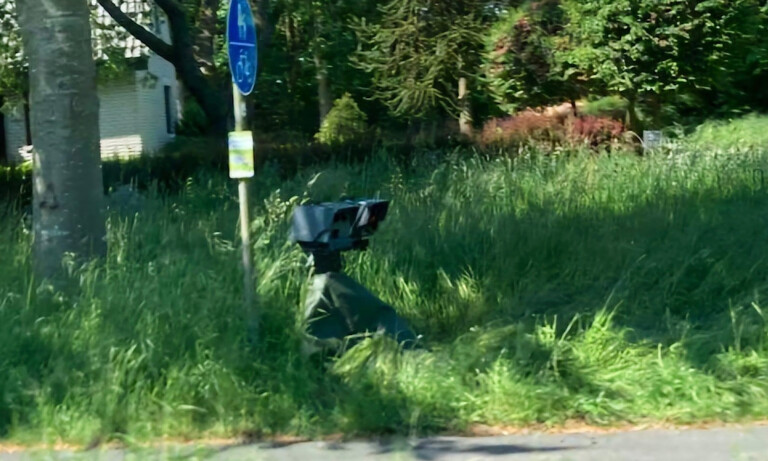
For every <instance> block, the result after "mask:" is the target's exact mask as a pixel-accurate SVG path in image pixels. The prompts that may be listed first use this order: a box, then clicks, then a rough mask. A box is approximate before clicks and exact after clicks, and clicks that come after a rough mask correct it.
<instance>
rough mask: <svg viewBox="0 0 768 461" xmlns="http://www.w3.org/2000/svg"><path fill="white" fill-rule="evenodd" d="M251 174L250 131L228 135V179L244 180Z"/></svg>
mask: <svg viewBox="0 0 768 461" xmlns="http://www.w3.org/2000/svg"><path fill="white" fill-rule="evenodd" d="M253 174H254V165H253V135H251V132H250V131H236V132H232V133H229V177H230V178H232V179H244V178H252V177H253Z"/></svg>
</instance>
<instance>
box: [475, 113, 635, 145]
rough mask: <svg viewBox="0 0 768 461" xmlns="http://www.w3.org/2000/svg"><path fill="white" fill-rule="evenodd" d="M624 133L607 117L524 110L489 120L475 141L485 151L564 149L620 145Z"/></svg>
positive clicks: (619, 123) (617, 123)
mask: <svg viewBox="0 0 768 461" xmlns="http://www.w3.org/2000/svg"><path fill="white" fill-rule="evenodd" d="M624 131H625V130H624V125H623V124H622V123H621V122H619V121H617V120H613V119H610V118H606V117H595V116H591V115H587V116H576V117H574V116H568V117H561V116H558V115H551V114H549V113H546V112H545V113H539V112H535V111H532V110H527V111H524V112H520V113H519V114H517V115H513V116H509V117H505V118H496V119H491V120H489V121H488V122H486V123H485V125H484V126H483V131H482V133H481V134H480V136H479V139H478V141H479V143H480V144H481V145H482V146H485V147H519V146H521V145H526V144H528V145H534V146H538V147H542V148H552V147H555V146H565V145H568V146H575V145H588V146H591V147H600V146H605V145H610V144H613V143H615V142H617V141H619V140H620V139H621V138H622V135H623V134H624Z"/></svg>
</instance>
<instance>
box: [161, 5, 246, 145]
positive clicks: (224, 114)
mask: <svg viewBox="0 0 768 461" xmlns="http://www.w3.org/2000/svg"><path fill="white" fill-rule="evenodd" d="M164 11H165V13H166V15H167V16H168V25H169V26H170V29H171V37H173V51H172V53H173V61H172V63H173V64H174V67H175V68H176V72H177V73H178V74H179V78H180V79H181V81H182V82H183V83H184V86H186V88H187V90H188V91H189V93H190V94H191V95H192V97H194V98H195V100H196V101H197V103H198V104H199V105H200V108H201V109H202V110H203V112H205V115H206V116H207V117H208V123H209V125H210V126H211V129H212V131H213V132H214V133H215V134H218V135H224V134H226V133H227V127H228V121H229V114H230V110H229V107H230V106H231V104H229V103H228V101H227V100H224V99H222V92H221V91H219V90H217V88H216V87H215V86H214V85H212V84H211V81H210V80H209V79H207V78H206V77H205V75H203V72H202V71H201V70H200V66H199V65H198V62H197V59H195V53H194V46H193V38H192V33H191V30H190V28H189V21H187V18H186V15H185V13H184V11H183V10H175V9H170V8H169V9H167V10H166V9H164Z"/></svg>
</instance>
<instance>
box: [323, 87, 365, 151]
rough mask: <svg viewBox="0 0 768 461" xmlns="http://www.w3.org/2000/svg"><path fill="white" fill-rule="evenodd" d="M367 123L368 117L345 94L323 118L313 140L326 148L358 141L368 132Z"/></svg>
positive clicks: (350, 97) (347, 94)
mask: <svg viewBox="0 0 768 461" xmlns="http://www.w3.org/2000/svg"><path fill="white" fill-rule="evenodd" d="M367 121H368V117H367V116H366V115H365V113H364V112H363V111H362V110H360V108H359V107H358V106H357V103H356V102H355V100H354V99H352V96H350V95H349V93H346V94H344V96H342V97H341V98H339V99H337V100H336V101H335V102H334V103H333V109H331V111H330V112H329V113H328V115H327V116H326V117H325V120H324V121H323V125H322V126H321V127H320V131H319V132H318V133H317V134H316V135H315V140H317V142H318V143H320V144H324V145H326V146H335V145H342V144H348V143H351V142H355V141H359V140H360V139H361V138H363V137H364V136H365V133H366V132H367V130H368V123H367Z"/></svg>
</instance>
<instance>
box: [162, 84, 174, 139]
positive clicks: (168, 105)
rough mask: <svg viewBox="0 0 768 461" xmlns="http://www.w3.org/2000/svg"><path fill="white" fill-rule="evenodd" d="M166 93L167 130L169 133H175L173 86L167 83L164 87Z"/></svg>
mask: <svg viewBox="0 0 768 461" xmlns="http://www.w3.org/2000/svg"><path fill="white" fill-rule="evenodd" d="M163 91H164V93H165V130H166V132H167V133H168V134H174V132H175V130H174V121H173V98H171V94H172V93H171V87H170V86H169V85H165V86H164V87H163Z"/></svg>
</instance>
